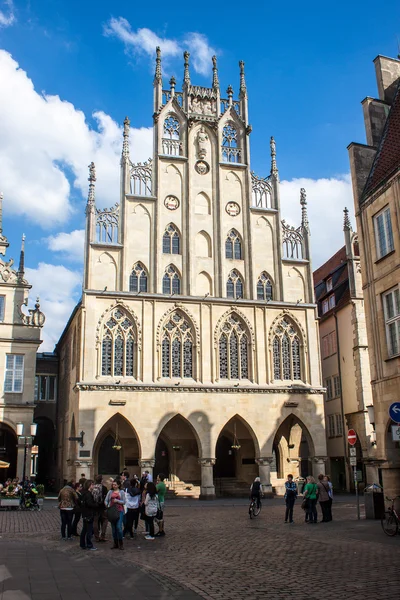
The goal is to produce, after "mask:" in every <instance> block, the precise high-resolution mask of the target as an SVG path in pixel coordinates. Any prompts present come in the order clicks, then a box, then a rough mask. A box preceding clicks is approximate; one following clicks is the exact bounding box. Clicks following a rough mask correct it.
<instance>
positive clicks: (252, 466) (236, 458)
mask: <svg viewBox="0 0 400 600" xmlns="http://www.w3.org/2000/svg"><path fill="white" fill-rule="evenodd" d="M258 456H259V447H258V442H257V438H256V435H255V434H254V432H253V430H252V428H251V427H250V425H249V424H248V423H247V422H246V421H245V420H244V419H243V418H242V417H240V416H239V415H235V416H234V417H232V418H231V419H230V420H229V421H228V422H227V423H226V425H225V426H224V427H223V428H222V430H221V431H220V434H219V436H218V439H217V443H216V448H215V458H216V461H215V466H214V480H215V493H216V494H217V495H219V496H242V495H248V490H249V485H250V483H251V482H252V481H254V478H255V477H257V476H258V465H257V464H256V457H258Z"/></svg>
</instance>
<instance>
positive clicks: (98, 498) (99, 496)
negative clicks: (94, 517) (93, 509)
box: [92, 483, 103, 506]
mask: <svg viewBox="0 0 400 600" xmlns="http://www.w3.org/2000/svg"><path fill="white" fill-rule="evenodd" d="M92 496H93V500H94V501H95V502H96V504H98V505H99V506H100V505H101V504H103V486H102V484H101V483H96V485H94V486H93V489H92Z"/></svg>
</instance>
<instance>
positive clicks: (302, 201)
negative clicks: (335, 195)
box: [300, 188, 310, 231]
mask: <svg viewBox="0 0 400 600" xmlns="http://www.w3.org/2000/svg"><path fill="white" fill-rule="evenodd" d="M300 205H301V226H302V228H303V229H305V230H306V231H309V230H310V227H309V223H308V214H307V194H306V190H305V189H304V188H301V189H300Z"/></svg>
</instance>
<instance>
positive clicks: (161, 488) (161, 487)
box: [156, 473, 167, 537]
mask: <svg viewBox="0 0 400 600" xmlns="http://www.w3.org/2000/svg"><path fill="white" fill-rule="evenodd" d="M164 479H165V475H163V473H159V475H157V485H156V489H157V495H158V501H159V503H160V510H161V519H156V521H157V524H158V532H157V533H156V537H162V536H164V535H165V531H164V502H165V494H166V492H167V486H166V485H165V483H164Z"/></svg>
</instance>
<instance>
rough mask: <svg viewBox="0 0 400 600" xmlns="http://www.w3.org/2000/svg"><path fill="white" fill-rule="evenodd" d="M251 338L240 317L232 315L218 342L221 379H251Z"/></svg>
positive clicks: (223, 327)
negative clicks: (249, 347)
mask: <svg viewBox="0 0 400 600" xmlns="http://www.w3.org/2000/svg"><path fill="white" fill-rule="evenodd" d="M248 344H249V337H248V335H247V333H246V331H245V328H244V326H243V324H242V322H241V321H240V319H239V318H238V317H236V316H235V315H230V316H229V318H228V319H227V320H226V321H225V323H224V324H223V326H222V328H221V334H220V337H219V341H218V356H219V377H220V379H249V352H248Z"/></svg>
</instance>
